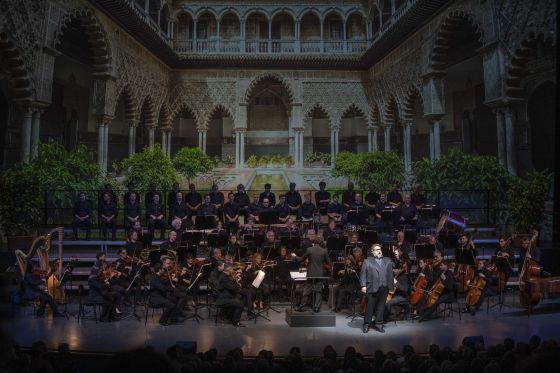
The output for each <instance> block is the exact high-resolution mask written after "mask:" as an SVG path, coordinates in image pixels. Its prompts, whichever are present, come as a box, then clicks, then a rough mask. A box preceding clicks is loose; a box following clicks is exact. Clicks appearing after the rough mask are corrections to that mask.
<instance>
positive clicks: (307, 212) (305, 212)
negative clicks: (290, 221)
mask: <svg viewBox="0 0 560 373" xmlns="http://www.w3.org/2000/svg"><path fill="white" fill-rule="evenodd" d="M316 211H317V208H316V207H315V205H314V204H313V202H311V193H305V194H304V195H303V203H302V204H301V220H303V221H313V217H314V216H315V212H316Z"/></svg>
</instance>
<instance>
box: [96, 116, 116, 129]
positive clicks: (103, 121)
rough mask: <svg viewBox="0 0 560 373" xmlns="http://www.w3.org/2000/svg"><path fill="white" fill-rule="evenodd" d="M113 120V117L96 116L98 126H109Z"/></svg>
mask: <svg viewBox="0 0 560 373" xmlns="http://www.w3.org/2000/svg"><path fill="white" fill-rule="evenodd" d="M112 120H113V117H111V116H108V115H104V114H102V115H96V116H95V122H96V123H97V126H108V125H109V124H110V123H111V121H112Z"/></svg>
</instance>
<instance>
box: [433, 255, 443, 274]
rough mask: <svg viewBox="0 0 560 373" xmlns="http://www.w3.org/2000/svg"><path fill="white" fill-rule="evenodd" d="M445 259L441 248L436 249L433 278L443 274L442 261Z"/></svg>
mask: <svg viewBox="0 0 560 373" xmlns="http://www.w3.org/2000/svg"><path fill="white" fill-rule="evenodd" d="M442 260H443V257H442V255H441V251H440V250H435V251H434V261H433V263H432V266H431V270H432V272H433V278H438V277H439V275H441V262H442Z"/></svg>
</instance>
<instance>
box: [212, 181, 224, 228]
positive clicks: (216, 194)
mask: <svg viewBox="0 0 560 373" xmlns="http://www.w3.org/2000/svg"><path fill="white" fill-rule="evenodd" d="M210 202H211V203H212V204H213V205H214V207H215V208H216V212H217V213H218V217H219V218H220V220H224V194H223V193H222V192H220V191H219V190H218V186H217V185H216V184H214V185H212V191H211V192H210Z"/></svg>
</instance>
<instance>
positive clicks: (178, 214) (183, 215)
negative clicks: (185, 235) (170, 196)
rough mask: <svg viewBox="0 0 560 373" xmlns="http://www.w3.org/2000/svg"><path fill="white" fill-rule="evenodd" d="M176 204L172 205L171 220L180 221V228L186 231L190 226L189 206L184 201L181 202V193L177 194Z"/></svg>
mask: <svg viewBox="0 0 560 373" xmlns="http://www.w3.org/2000/svg"><path fill="white" fill-rule="evenodd" d="M176 199H177V202H175V204H174V205H173V208H172V216H173V220H175V219H180V220H181V228H182V229H188V228H190V227H191V226H192V225H193V224H192V219H191V218H190V217H189V206H188V205H187V203H186V202H185V201H183V193H182V192H177V197H176Z"/></svg>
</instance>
